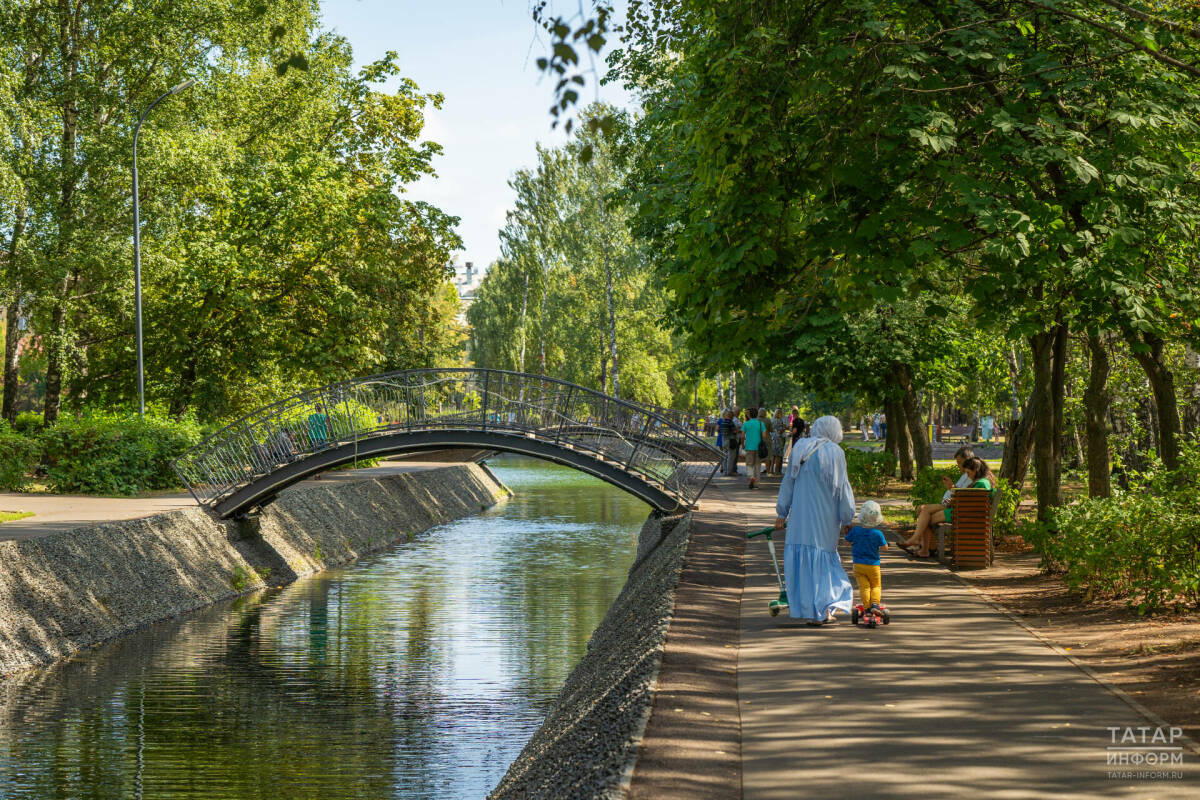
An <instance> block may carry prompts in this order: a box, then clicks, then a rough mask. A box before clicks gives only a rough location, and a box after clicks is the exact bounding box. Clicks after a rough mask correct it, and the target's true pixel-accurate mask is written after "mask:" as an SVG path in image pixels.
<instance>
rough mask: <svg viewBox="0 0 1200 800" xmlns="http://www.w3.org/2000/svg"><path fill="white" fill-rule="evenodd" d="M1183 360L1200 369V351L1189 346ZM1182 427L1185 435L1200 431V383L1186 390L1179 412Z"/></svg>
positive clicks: (1188, 364)
mask: <svg viewBox="0 0 1200 800" xmlns="http://www.w3.org/2000/svg"><path fill="white" fill-rule="evenodd" d="M1183 362H1184V364H1186V365H1187V366H1188V367H1190V368H1191V369H1200V353H1197V352H1196V351H1195V350H1193V349H1192V348H1190V347H1187V348H1186V349H1185V350H1184V353H1183ZM1179 417H1180V418H1179V422H1180V427H1181V428H1182V429H1183V435H1184V436H1185V437H1187V436H1195V435H1196V433H1197V432H1198V431H1200V383H1194V384H1192V386H1191V387H1190V388H1189V389H1188V390H1187V391H1186V392H1185V397H1184V401H1183V408H1181V409H1180V412H1179Z"/></svg>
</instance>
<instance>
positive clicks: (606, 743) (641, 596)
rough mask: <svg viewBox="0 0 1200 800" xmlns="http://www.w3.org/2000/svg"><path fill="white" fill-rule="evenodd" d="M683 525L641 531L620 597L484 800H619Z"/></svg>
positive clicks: (650, 682)
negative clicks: (600, 799) (501, 777)
mask: <svg viewBox="0 0 1200 800" xmlns="http://www.w3.org/2000/svg"><path fill="white" fill-rule="evenodd" d="M691 521H692V517H691V515H690V514H688V515H684V516H678V517H668V518H664V519H656V518H653V517H652V518H651V519H649V520H647V521H646V524H645V525H644V526H643V527H642V531H641V533H640V535H639V537H638V548H637V556H636V560H635V562H634V565H633V567H632V568H631V569H630V573H629V580H628V581H627V582H626V584H625V588H624V589H622V590H621V594H620V595H618V596H617V599H616V600H614V601H613V603H612V605H611V606H610V607H609V609H608V613H607V614H606V615H605V617H604V619H603V620H602V621H601V622H600V624H599V625H598V626H597V627H596V630H595V632H594V633H593V634H592V637H591V639H590V640H589V641H588V649H587V653H586V655H584V657H583V658H582V659H581V660H580V662H579V664H578V665H577V666H576V667H575V669H574V670H573V671H572V672H571V674H570V676H568V678H567V681H566V683H565V684H564V686H563V688H562V691H561V692H560V693H559V696H558V698H557V699H556V701H555V703H554V706H553V708H552V709H551V711H550V713H549V714H548V715H547V716H546V719H545V721H544V722H543V723H542V726H541V727H540V728H539V729H538V731H537V732H536V733H535V734H534V735H533V737H532V738H531V739H530V740H529V743H528V744H526V746H525V749H524V750H522V751H521V754H520V755H519V756H518V757H517V759H516V761H514V762H513V764H512V766H511V767H509V770H508V772H507V774H505V776H504V778H503V780H501V781H500V783H499V785H498V786H497V787H496V788H495V789H494V790H493V791H492V794H491V795H490V797H491V798H494V799H495V800H510V799H514V800H515V798H545V799H546V800H549V799H550V798H566V797H572V798H575V797H578V798H618V797H622V796H624V794H625V792H626V790H627V788H628V785H629V781H630V778H631V776H632V774H633V768H634V765H635V764H636V762H637V758H638V753H639V749H640V746H641V740H642V734H643V732H644V730H645V727H646V723H647V721H648V720H649V717H650V710H651V707H652V701H653V697H654V688H655V685H656V683H657V680H658V670H659V664H660V662H661V659H662V654H663V646H664V643H665V639H666V633H667V628H668V627H669V626H670V622H671V616H672V613H673V610H674V595H675V589H676V585H677V584H678V582H679V575H680V570H681V568H682V565H683V561H684V555H685V553H686V551H687V546H688V539H689V536H690V530H691Z"/></svg>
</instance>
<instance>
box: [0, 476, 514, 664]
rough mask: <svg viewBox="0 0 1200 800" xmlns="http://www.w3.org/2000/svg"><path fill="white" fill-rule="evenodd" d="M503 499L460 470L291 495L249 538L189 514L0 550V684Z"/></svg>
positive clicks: (491, 481)
mask: <svg viewBox="0 0 1200 800" xmlns="http://www.w3.org/2000/svg"><path fill="white" fill-rule="evenodd" d="M507 495H508V490H507V489H506V488H505V487H504V486H503V484H501V483H500V482H499V481H498V480H496V478H495V477H494V476H493V475H491V473H490V472H489V471H488V470H486V469H483V468H481V467H479V466H477V465H475V464H463V465H455V466H449V467H445V468H442V469H432V470H426V471H420V472H411V473H401V474H397V475H389V476H385V477H382V478H376V479H366V480H361V481H353V482H344V483H343V482H339V483H336V484H334V483H331V484H329V485H328V486H304V487H300V488H296V489H292V490H290V491H288V492H285V493H284V494H283V495H281V496H280V498H279V499H278V500H277V501H276V502H275V503H273V504H272V505H270V506H268V507H267V508H266V509H265V510H264V511H263V514H262V516H261V518H260V519H259V523H260V533H261V535H256V536H248V537H247V536H246V535H245V531H243V530H241V529H239V527H238V525H237V524H236V523H233V522H218V521H217V520H215V519H214V518H213V517H212V516H210V515H209V514H208V513H207V512H205V511H203V510H201V509H199V508H192V509H186V510H182V511H173V512H170V513H167V514H160V515H158V516H154V517H147V518H143V519H136V520H128V521H124V522H114V523H109V524H104V525H97V526H92V527H87V528H79V529H77V530H73V531H67V532H64V533H59V534H54V535H51V536H46V537H43V538H39V539H32V540H27V541H9V542H0V675H7V674H10V673H13V672H16V671H18V670H21V669H26V668H28V667H33V666H38V665H41V664H46V663H49V662H51V661H54V660H55V659H59V658H62V657H65V656H69V655H71V654H72V653H74V652H77V651H78V650H81V649H83V648H87V647H91V646H93V645H96V644H99V643H100V642H103V641H105V640H107V639H111V638H113V637H115V636H120V635H121V634H124V633H128V632H129V631H132V630H134V629H136V628H139V627H141V626H143V625H147V624H149V623H153V622H158V621H161V620H165V619H168V618H170V617H174V616H177V615H179V614H183V613H185V612H188V611H193V610H195V609H198V608H202V607H204V606H206V605H209V604H211V603H213V602H216V601H218V600H223V599H226V598H230V597H235V596H237V595H240V594H246V593H248V592H252V591H255V590H257V589H262V588H264V587H266V586H272V585H281V584H284V583H287V582H289V581H292V580H295V579H296V578H297V577H300V576H303V575H310V574H312V573H315V572H319V571H320V570H323V569H326V568H328V567H332V566H336V565H339V564H344V563H346V562H348V561H351V560H353V559H355V558H357V557H359V556H361V555H364V554H366V553H369V552H371V551H373V550H379V549H381V548H383V547H386V546H388V545H389V544H392V543H393V542H395V541H398V540H401V539H406V538H412V537H413V536H414V535H416V534H417V533H420V532H421V531H424V530H427V529H428V528H431V527H433V526H435V525H439V524H442V523H445V522H449V521H451V520H454V519H458V518H460V517H464V516H467V515H470V514H474V513H478V512H479V511H480V510H481V509H484V508H487V507H489V506H491V505H493V504H494V503H496V502H497V501H498V500H500V499H501V498H503V497H506V496H507Z"/></svg>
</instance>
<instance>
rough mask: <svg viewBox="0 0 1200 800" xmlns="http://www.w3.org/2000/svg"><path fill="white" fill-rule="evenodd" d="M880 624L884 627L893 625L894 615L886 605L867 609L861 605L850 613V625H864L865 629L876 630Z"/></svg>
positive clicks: (872, 605) (872, 606) (871, 606)
mask: <svg viewBox="0 0 1200 800" xmlns="http://www.w3.org/2000/svg"><path fill="white" fill-rule="evenodd" d="M880 623H882V624H884V625H890V624H892V615H891V612H889V611H888V609H887V606H885V605H882V604H880V605H875V604H873V603H872V604H871V605H870V606H869V607H867V608H863V607H862V606H861V605H857V606H855V607H854V608H853V609H851V611H850V624H852V625H862V626H863V627H864V628H874V627H876V626H877V625H879V624H880Z"/></svg>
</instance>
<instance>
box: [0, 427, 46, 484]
mask: <svg viewBox="0 0 1200 800" xmlns="http://www.w3.org/2000/svg"><path fill="white" fill-rule="evenodd" d="M41 457H42V448H41V446H40V445H39V444H38V441H37V439H33V438H30V437H28V436H24V435H22V434H20V433H16V432H13V431H8V430H3V431H0V489H8V490H20V489H23V488H25V486H26V485H27V484H28V483H29V473H30V472H32V471H33V470H34V469H36V468H37V466H38V463H39V462H40V461H41Z"/></svg>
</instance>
